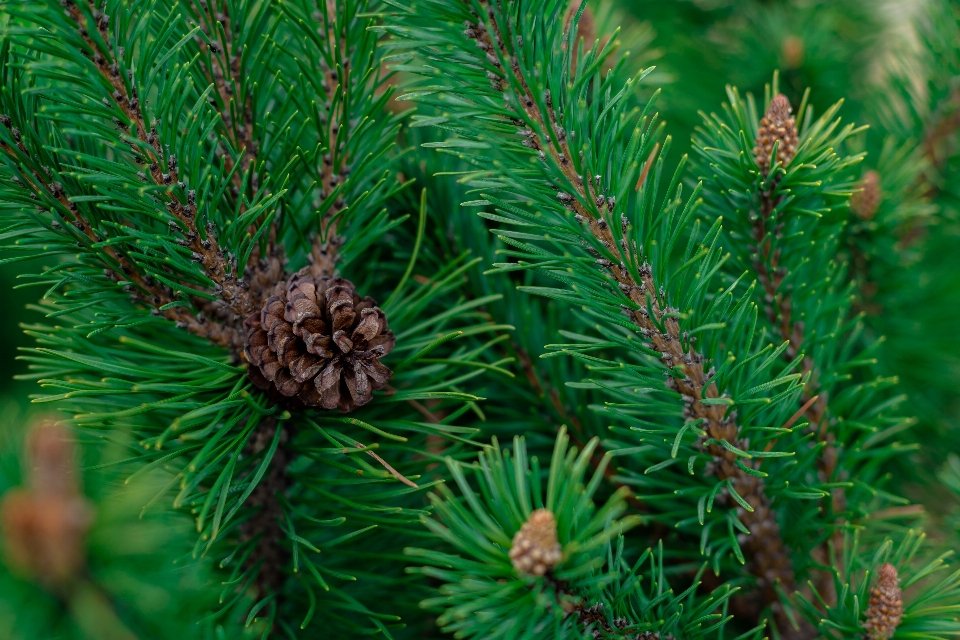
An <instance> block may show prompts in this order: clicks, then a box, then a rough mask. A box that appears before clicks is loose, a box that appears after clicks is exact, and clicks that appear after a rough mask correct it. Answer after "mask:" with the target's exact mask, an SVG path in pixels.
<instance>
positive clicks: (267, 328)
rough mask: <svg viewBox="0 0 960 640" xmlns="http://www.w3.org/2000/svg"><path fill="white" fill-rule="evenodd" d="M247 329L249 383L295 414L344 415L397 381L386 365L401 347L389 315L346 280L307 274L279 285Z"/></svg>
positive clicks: (245, 326)
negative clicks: (306, 410) (313, 410)
mask: <svg viewBox="0 0 960 640" xmlns="http://www.w3.org/2000/svg"><path fill="white" fill-rule="evenodd" d="M244 328H245V331H246V343H245V346H244V355H245V356H246V358H247V361H248V362H249V363H250V366H249V367H248V368H247V373H248V375H249V376H250V379H251V380H252V381H253V383H254V384H255V385H257V386H258V387H260V388H261V389H264V390H267V391H274V392H279V395H280V396H281V397H283V398H289V399H290V400H291V404H293V405H294V406H298V405H299V404H303V405H304V406H307V407H319V408H323V409H335V408H339V409H340V411H341V412H344V413H346V412H348V411H352V410H354V409H356V408H357V407H360V406H363V405H365V404H366V403H368V402H370V400H371V399H372V398H373V391H374V390H375V389H382V388H383V387H384V385H386V384H387V381H388V380H390V377H391V376H392V375H393V372H392V371H390V369H388V368H387V367H386V366H384V365H383V364H382V363H381V362H380V358H382V357H383V356H385V355H387V354H388V353H390V352H391V351H392V350H393V347H394V345H395V344H396V339H395V338H394V335H393V332H392V331H390V330H388V329H387V317H386V315H384V313H383V311H381V310H380V308H379V307H377V303H376V302H374V300H373V299H372V298H369V297H366V298H362V299H361V298H360V296H358V295H357V294H356V291H354V286H353V283H352V282H350V281H349V280H344V279H343V278H340V277H334V278H331V277H328V276H323V277H313V276H311V275H310V272H309V268H307V269H302V270H301V271H300V272H298V273H296V274H294V275H293V276H291V278H290V279H289V280H288V281H287V282H282V283H280V284H279V285H277V287H276V289H275V290H274V295H272V296H270V297H269V298H267V300H266V301H265V302H264V303H263V308H262V309H261V310H260V311H259V312H257V313H253V314H251V315H250V316H249V317H248V318H247V319H246V321H245V322H244Z"/></svg>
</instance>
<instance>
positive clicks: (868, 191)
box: [850, 171, 883, 220]
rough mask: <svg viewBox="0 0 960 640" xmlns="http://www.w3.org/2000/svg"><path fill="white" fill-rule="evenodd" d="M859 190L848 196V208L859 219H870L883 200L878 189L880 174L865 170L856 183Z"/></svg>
mask: <svg viewBox="0 0 960 640" xmlns="http://www.w3.org/2000/svg"><path fill="white" fill-rule="evenodd" d="M857 187H858V188H859V189H860V191H857V192H856V193H854V194H853V195H852V196H850V210H851V211H853V212H854V213H855V214H857V216H858V217H859V218H860V219H861V220H870V219H871V218H873V216H874V214H876V213H877V209H879V208H880V203H881V202H882V201H883V193H882V192H881V190H880V174H879V173H877V172H876V171H867V172H866V173H865V174H863V178H862V179H861V180H860V184H858V185H857Z"/></svg>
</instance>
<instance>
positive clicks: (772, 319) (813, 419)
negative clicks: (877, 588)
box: [753, 179, 846, 606]
mask: <svg viewBox="0 0 960 640" xmlns="http://www.w3.org/2000/svg"><path fill="white" fill-rule="evenodd" d="M777 182H778V179H774V180H773V184H772V185H771V187H770V189H769V190H768V191H764V192H762V193H761V194H760V208H759V209H760V211H759V215H757V216H756V218H755V219H754V221H753V239H754V241H755V242H756V243H757V247H756V249H757V251H756V253H755V254H754V256H753V266H754V270H755V271H756V273H757V279H758V280H759V281H760V284H761V286H762V287H763V291H764V302H765V312H766V315H767V320H768V321H769V323H770V325H771V326H772V327H774V329H775V330H776V331H778V332H779V334H780V338H781V339H782V340H784V341H785V342H788V343H789V344H788V346H787V349H786V350H784V352H783V358H784V359H785V360H786V361H787V362H792V361H793V360H794V359H795V358H796V357H797V355H798V354H799V353H800V349H801V347H802V345H803V339H804V331H803V330H804V326H803V322H796V323H794V322H793V319H792V316H793V305H792V301H791V297H790V292H789V291H783V290H781V288H780V285H781V284H782V282H783V279H784V276H785V275H786V270H785V269H784V268H783V267H782V266H780V255H781V251H780V249H779V248H777V249H775V250H771V246H772V242H773V237H776V238H779V237H780V236H781V229H782V226H783V225H782V224H780V225H777V227H776V228H775V229H774V232H773V234H768V231H767V228H766V224H767V221H768V220H769V218H770V216H771V215H772V213H773V211H774V210H775V209H776V207H777V206H778V205H779V204H780V201H781V200H782V197H781V196H774V195H773V192H774V191H775V189H776V184H777ZM771 236H772V237H771ZM800 368H801V374H802V376H803V380H804V387H803V394H801V397H800V404H801V408H800V410H798V411H797V413H796V414H795V415H794V417H793V418H791V420H790V421H789V424H791V425H792V423H793V422H794V421H795V420H796V419H797V418H798V417H799V415H803V417H805V418H806V419H807V422H808V423H809V428H810V429H811V430H812V431H813V432H814V433H816V435H817V440H818V441H819V442H821V443H824V445H823V450H822V451H821V453H820V455H819V456H818V457H817V469H818V472H819V476H820V479H821V480H822V481H824V482H826V481H829V480H830V479H831V478H833V476H834V474H835V473H836V470H837V462H838V451H837V448H836V445H835V442H836V437H835V436H834V434H833V433H831V432H830V431H828V428H827V427H828V423H827V418H826V414H827V394H826V393H822V392H820V389H819V383H818V381H817V378H818V373H819V372H818V371H817V370H816V367H815V366H814V362H813V358H811V357H810V356H805V357H804V358H803V359H802V360H801V363H800ZM771 444H772V443H771ZM830 493H831V511H832V513H833V514H839V513H842V512H843V511H844V510H845V509H846V496H845V495H844V492H843V490H842V489H840V488H834V489H832V490H831V492H830ZM831 539H832V541H833V542H834V545H836V546H838V547H839V545H842V544H843V536H842V533H841V532H840V530H839V529H837V530H836V531H835V532H834V534H833V535H832V536H831ZM813 557H814V559H815V560H816V561H817V562H818V563H820V564H821V565H823V566H824V567H827V568H829V567H830V566H831V564H832V563H831V560H830V548H829V541H828V542H824V543H823V544H821V545H820V546H818V547H817V548H816V549H814V552H813ZM813 578H814V580H813V583H814V587H815V588H816V590H817V592H818V593H819V595H820V597H821V598H823V600H824V601H825V602H826V603H827V605H828V606H833V605H834V604H835V603H836V599H837V593H836V586H835V584H834V581H833V574H832V572H831V571H829V569H827V570H817V571H815V572H814V576H813Z"/></svg>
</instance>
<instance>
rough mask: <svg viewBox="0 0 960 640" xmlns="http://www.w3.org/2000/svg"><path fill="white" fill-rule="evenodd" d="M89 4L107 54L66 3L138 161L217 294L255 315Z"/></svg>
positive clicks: (73, 2)
mask: <svg viewBox="0 0 960 640" xmlns="http://www.w3.org/2000/svg"><path fill="white" fill-rule="evenodd" d="M87 5H88V8H89V10H90V12H91V15H92V16H93V17H94V20H95V21H96V25H95V26H96V29H94V30H93V31H94V32H95V33H99V35H100V38H102V40H103V42H104V43H106V50H105V51H101V47H100V45H99V44H98V43H97V42H96V41H95V40H94V38H93V36H92V35H91V29H90V24H89V23H88V21H87V16H86V15H85V14H84V12H83V11H81V10H80V8H79V6H78V5H77V0H66V11H67V13H68V14H69V15H70V17H71V18H72V19H73V20H74V21H75V22H76V24H77V27H78V30H79V33H80V36H81V37H82V38H83V41H84V43H85V44H86V47H87V49H88V50H86V51H84V52H83V53H84V55H85V56H86V57H87V58H88V59H89V60H90V61H91V62H93V63H94V65H96V67H97V70H98V71H99V72H100V74H101V75H102V76H103V77H104V78H105V79H106V80H107V81H108V82H109V83H110V86H111V87H112V88H113V93H112V94H111V96H110V97H111V99H112V101H113V104H115V105H116V106H117V108H118V109H119V110H120V112H121V113H122V114H123V115H124V116H125V117H126V119H127V122H129V123H131V125H132V127H133V130H132V131H130V129H129V126H128V125H123V124H122V123H121V127H123V128H124V130H125V131H127V132H128V133H130V134H131V135H132V136H134V137H135V138H136V139H137V140H138V141H139V142H140V143H141V144H135V143H131V144H130V150H131V151H132V152H133V155H134V158H135V159H137V161H138V162H142V163H143V164H145V165H147V167H148V173H149V176H150V179H151V180H152V181H153V183H154V184H155V185H156V186H158V187H161V188H162V190H161V192H160V193H162V194H163V199H164V200H165V203H166V208H167V210H168V211H169V212H170V214H171V215H173V216H174V217H175V218H176V219H177V220H178V221H179V223H180V224H182V225H183V226H184V227H185V228H186V230H183V229H180V228H179V227H178V230H179V231H180V233H182V234H183V235H184V238H185V239H186V242H187V246H188V247H189V248H190V250H191V251H192V252H193V259H194V260H195V261H196V262H198V263H200V265H201V266H202V267H203V269H204V271H205V272H206V274H207V276H208V277H209V278H210V280H212V281H213V283H214V286H215V290H216V293H217V295H218V296H219V297H220V298H221V299H223V300H224V302H226V303H227V304H228V305H229V306H230V308H231V309H232V310H233V311H234V312H235V313H236V314H237V315H240V316H246V315H248V314H250V313H251V312H252V311H253V310H254V306H253V303H252V301H251V300H250V296H249V294H248V292H247V287H248V285H247V284H246V283H245V282H244V281H243V280H242V279H238V278H237V277H236V276H235V274H234V273H233V272H232V269H231V267H230V264H229V262H228V261H227V259H226V258H225V257H224V254H223V251H222V250H221V249H220V247H219V245H218V244H217V238H216V234H215V229H214V227H213V225H212V223H211V224H208V225H207V227H206V229H205V230H204V231H205V237H201V234H200V232H199V230H198V228H197V224H196V222H197V221H196V216H197V206H196V202H195V201H194V195H193V191H186V203H183V202H181V200H180V198H179V197H177V196H176V195H174V191H173V186H174V185H178V186H179V187H180V188H181V190H186V185H185V184H183V183H182V182H180V181H179V175H178V172H177V159H176V156H174V155H172V154H171V155H165V154H164V152H163V144H162V141H161V140H160V138H159V136H158V135H157V132H156V129H155V128H154V127H150V129H149V130H148V129H147V123H146V122H145V121H144V118H143V113H142V111H141V110H140V106H141V105H140V97H139V96H138V94H137V89H136V86H135V85H134V84H133V80H132V79H131V80H130V82H131V89H130V90H129V91H128V89H127V85H126V83H125V82H124V81H123V78H122V77H121V75H120V68H121V67H120V65H119V62H118V60H117V56H116V53H115V51H114V49H113V47H112V46H111V45H110V33H109V24H110V20H109V16H107V15H106V14H104V13H101V12H100V11H99V10H97V9H96V7H95V6H94V2H93V0H87ZM164 167H165V168H166V171H164Z"/></svg>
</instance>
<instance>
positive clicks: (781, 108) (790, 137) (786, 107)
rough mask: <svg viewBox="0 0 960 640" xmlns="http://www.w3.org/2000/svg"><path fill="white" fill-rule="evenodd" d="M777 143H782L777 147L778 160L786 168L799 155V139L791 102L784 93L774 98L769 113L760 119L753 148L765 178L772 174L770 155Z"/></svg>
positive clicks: (754, 155)
mask: <svg viewBox="0 0 960 640" xmlns="http://www.w3.org/2000/svg"><path fill="white" fill-rule="evenodd" d="M775 142H779V143H780V144H779V146H778V147H777V160H778V161H779V162H780V166H782V167H785V166H787V165H788V164H790V161H791V160H793V157H794V156H795V155H797V145H798V144H799V139H798V138H797V127H796V122H795V121H794V119H793V116H792V115H791V109H790V101H789V100H788V99H787V96H785V95H783V94H782V93H778V94H777V95H776V96H774V98H773V100H771V101H770V106H769V107H767V112H766V113H765V114H763V118H761V119H760V129H759V130H758V131H757V140H756V143H755V145H754V147H753V159H754V160H755V161H756V163H757V166H758V167H760V173H761V174H762V175H764V176H766V175H767V174H768V173H770V155H771V154H772V153H773V145H774V143H775Z"/></svg>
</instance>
